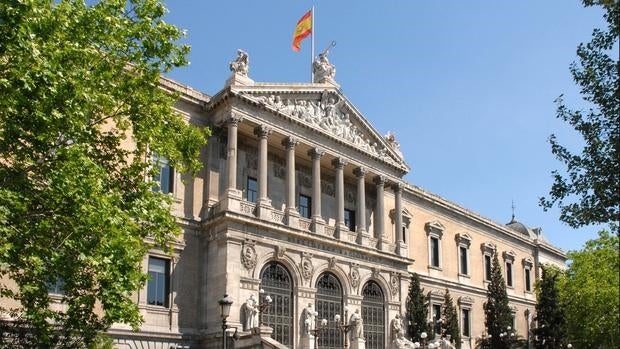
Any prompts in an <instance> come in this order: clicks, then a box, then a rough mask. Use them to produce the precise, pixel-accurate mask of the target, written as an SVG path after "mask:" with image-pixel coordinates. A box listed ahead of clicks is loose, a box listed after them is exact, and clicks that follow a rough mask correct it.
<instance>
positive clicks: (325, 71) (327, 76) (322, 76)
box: [312, 50, 336, 83]
mask: <svg viewBox="0 0 620 349" xmlns="http://www.w3.org/2000/svg"><path fill="white" fill-rule="evenodd" d="M328 55H329V51H328V50H325V51H323V52H321V53H319V56H318V57H317V58H316V59H315V60H314V62H313V63H312V72H313V73H314V81H313V82H315V83H325V82H330V81H334V77H335V76H336V67H335V66H334V65H333V64H331V63H329V59H328V58H327V56H328Z"/></svg>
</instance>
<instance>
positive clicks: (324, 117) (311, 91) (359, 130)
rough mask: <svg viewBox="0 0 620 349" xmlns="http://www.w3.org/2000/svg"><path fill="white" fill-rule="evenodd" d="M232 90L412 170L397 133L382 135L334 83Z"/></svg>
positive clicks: (386, 160) (385, 160) (405, 170)
mask: <svg viewBox="0 0 620 349" xmlns="http://www.w3.org/2000/svg"><path fill="white" fill-rule="evenodd" d="M230 93H232V94H234V95H236V96H237V97H239V98H240V99H242V100H243V99H245V100H247V101H248V102H251V103H252V104H256V105H260V106H262V107H264V108H265V109H266V110H268V111H270V112H273V113H276V114H278V115H281V116H283V117H286V118H290V119H293V120H295V121H296V122H299V123H302V124H304V125H305V126H307V127H310V128H312V129H314V130H316V131H317V132H320V133H323V134H324V135H326V136H328V137H331V138H335V139H336V140H338V141H340V143H343V144H345V145H346V146H350V147H354V148H356V149H358V150H360V151H363V152H364V153H366V154H368V155H369V156H371V157H374V158H377V159H379V160H381V161H383V162H386V163H389V164H390V165H392V166H394V167H396V168H399V169H400V170H401V171H403V172H408V171H409V166H407V164H406V163H405V160H404V158H403V155H402V153H401V151H400V145H399V144H398V142H396V139H395V137H394V135H393V134H388V135H386V136H382V135H381V134H380V133H379V132H378V131H377V130H376V129H375V128H374V127H373V126H372V125H371V124H370V123H369V122H368V121H367V120H366V118H365V117H364V116H363V115H362V114H361V113H360V112H359V111H358V110H357V108H355V106H354V105H353V104H352V103H351V102H350V101H349V100H348V99H347V98H346V97H345V96H344V95H343V94H342V92H341V91H340V90H339V89H338V88H335V87H334V86H330V85H328V84H267V83H255V84H252V85H250V86H231V89H230Z"/></svg>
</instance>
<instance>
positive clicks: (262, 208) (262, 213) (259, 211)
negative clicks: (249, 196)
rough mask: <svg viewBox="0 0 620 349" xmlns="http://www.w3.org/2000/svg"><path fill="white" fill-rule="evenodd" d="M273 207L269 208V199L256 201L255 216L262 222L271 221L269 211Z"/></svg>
mask: <svg viewBox="0 0 620 349" xmlns="http://www.w3.org/2000/svg"><path fill="white" fill-rule="evenodd" d="M272 210H273V207H272V206H271V200H269V199H258V203H256V216H257V217H258V218H260V219H262V220H264V221H270V220H271V211H272Z"/></svg>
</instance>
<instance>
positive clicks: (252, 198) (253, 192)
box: [246, 177, 258, 203]
mask: <svg viewBox="0 0 620 349" xmlns="http://www.w3.org/2000/svg"><path fill="white" fill-rule="evenodd" d="M257 198H258V182H257V181H256V178H252V177H248V183H247V187H246V200H248V201H249V202H254V203H256V200H257Z"/></svg>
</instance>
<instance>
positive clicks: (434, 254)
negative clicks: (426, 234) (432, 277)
mask: <svg viewBox="0 0 620 349" xmlns="http://www.w3.org/2000/svg"><path fill="white" fill-rule="evenodd" d="M431 266H433V267H437V268H439V239H438V238H436V237H432V236H431Z"/></svg>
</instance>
